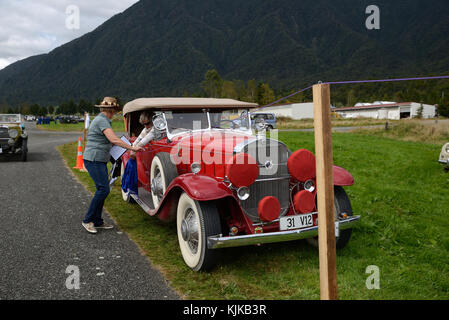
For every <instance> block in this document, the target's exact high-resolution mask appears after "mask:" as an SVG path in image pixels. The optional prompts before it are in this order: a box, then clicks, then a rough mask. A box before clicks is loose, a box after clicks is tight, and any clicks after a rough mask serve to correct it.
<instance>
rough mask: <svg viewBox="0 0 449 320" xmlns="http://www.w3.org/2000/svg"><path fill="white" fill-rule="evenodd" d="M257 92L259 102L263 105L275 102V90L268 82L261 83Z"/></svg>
mask: <svg viewBox="0 0 449 320" xmlns="http://www.w3.org/2000/svg"><path fill="white" fill-rule="evenodd" d="M257 88H258V94H257V103H258V104H259V105H261V106H263V105H267V104H269V103H271V102H274V100H275V98H274V91H273V90H272V89H271V88H270V85H269V84H268V83H259V85H258V87H257Z"/></svg>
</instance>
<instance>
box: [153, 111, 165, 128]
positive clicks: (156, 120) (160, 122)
mask: <svg viewBox="0 0 449 320" xmlns="http://www.w3.org/2000/svg"><path fill="white" fill-rule="evenodd" d="M153 126H154V127H155V128H156V129H157V130H159V131H164V130H165V129H166V128H167V122H165V119H164V117H162V116H161V115H155V116H154V117H153Z"/></svg>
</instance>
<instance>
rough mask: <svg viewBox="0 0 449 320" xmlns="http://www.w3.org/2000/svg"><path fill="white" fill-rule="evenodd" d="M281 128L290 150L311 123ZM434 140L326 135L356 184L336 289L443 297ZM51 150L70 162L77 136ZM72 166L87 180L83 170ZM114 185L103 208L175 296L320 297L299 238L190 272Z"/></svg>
mask: <svg viewBox="0 0 449 320" xmlns="http://www.w3.org/2000/svg"><path fill="white" fill-rule="evenodd" d="M279 138H280V140H282V141H284V142H286V143H287V145H288V146H289V148H290V149H291V150H297V149H299V148H308V149H310V150H312V151H313V150H314V140H313V139H314V138H313V134H311V133H299V132H285V133H280V134H279ZM440 149H441V146H440V145H433V144H425V143H419V142H404V141H398V140H394V139H389V138H385V137H379V136H370V135H363V134H351V133H335V134H334V135H333V151H334V162H335V163H336V164H338V165H340V166H343V167H345V168H346V169H347V170H349V171H350V172H351V173H352V174H353V175H354V177H355V185H354V186H353V187H348V188H346V191H347V193H348V195H349V197H350V199H351V201H352V206H353V210H354V213H355V214H357V215H361V216H362V220H361V223H360V225H359V226H358V227H357V228H356V229H354V231H353V235H352V239H351V241H350V242H349V245H348V246H347V247H346V248H344V249H342V250H340V251H338V252H337V273H338V287H339V292H338V293H339V298H340V299H449V263H448V262H449V233H448V230H449V219H448V218H449V175H448V174H446V173H445V172H444V171H443V169H442V167H441V166H440V165H439V164H438V162H437V159H438V156H439V152H440ZM59 150H60V152H61V154H62V156H63V157H64V158H65V159H66V161H67V162H68V166H69V167H70V168H71V167H73V166H74V164H75V156H76V143H72V144H68V145H64V146H61V147H59ZM73 172H74V174H75V175H76V176H77V177H78V178H79V179H80V181H81V182H82V183H83V184H84V185H86V186H87V188H88V189H89V190H90V191H92V192H93V191H94V190H95V187H94V184H93V182H92V180H91V179H90V178H89V176H88V174H87V173H80V172H78V171H76V170H73ZM118 182H119V181H118ZM119 188H120V187H119V183H117V186H116V187H114V190H113V191H112V193H111V195H110V196H109V197H108V199H107V201H106V208H107V210H108V211H109V212H110V213H111V215H112V216H113V218H114V219H115V220H116V222H117V223H118V225H119V227H120V229H122V230H123V231H125V232H127V233H128V234H129V236H130V237H131V239H133V240H134V241H135V242H136V243H137V244H138V245H139V247H140V248H141V249H142V250H143V252H145V254H146V255H147V256H148V257H149V258H150V259H151V261H152V263H153V264H154V265H155V266H156V267H157V268H159V269H160V270H161V271H162V273H163V274H164V275H165V277H166V278H167V279H168V280H169V282H170V284H171V286H172V287H173V288H174V289H176V290H177V291H178V292H179V293H180V294H181V295H182V296H183V297H185V298H189V299H319V298H320V282H319V261H318V252H317V249H314V248H312V247H310V246H309V245H308V244H307V243H306V242H305V241H295V242H287V243H279V244H270V245H263V246H260V247H254V246H251V247H242V248H230V249H225V250H222V258H221V259H220V261H219V263H218V266H217V267H216V268H215V269H214V270H213V271H212V272H210V273H196V272H193V271H191V270H190V269H189V268H188V267H186V266H185V264H184V262H183V260H182V257H181V254H180V251H179V249H178V243H177V236H176V228H175V226H174V225H172V224H169V225H167V224H164V223H162V222H160V221H159V220H158V219H157V218H155V217H149V216H147V215H146V214H145V213H144V212H143V211H142V210H141V209H140V207H138V206H137V205H130V204H127V203H124V202H123V201H122V199H121V194H120V190H119ZM81 219H82V213H80V220H81ZM80 232H83V231H82V230H80ZM370 265H376V266H378V267H379V269H380V290H368V289H367V288H366V286H365V282H366V279H367V277H368V276H369V274H366V273H365V272H366V268H367V267H368V266H370Z"/></svg>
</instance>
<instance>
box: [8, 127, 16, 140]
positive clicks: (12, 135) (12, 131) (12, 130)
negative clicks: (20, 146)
mask: <svg viewBox="0 0 449 320" xmlns="http://www.w3.org/2000/svg"><path fill="white" fill-rule="evenodd" d="M8 133H9V136H10V137H11V138H13V139H15V138H17V136H18V135H19V131H17V129H10V130H9V131H8Z"/></svg>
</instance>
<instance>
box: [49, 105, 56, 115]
mask: <svg viewBox="0 0 449 320" xmlns="http://www.w3.org/2000/svg"><path fill="white" fill-rule="evenodd" d="M48 113H49V114H54V113H55V107H53V106H49V107H48Z"/></svg>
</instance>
